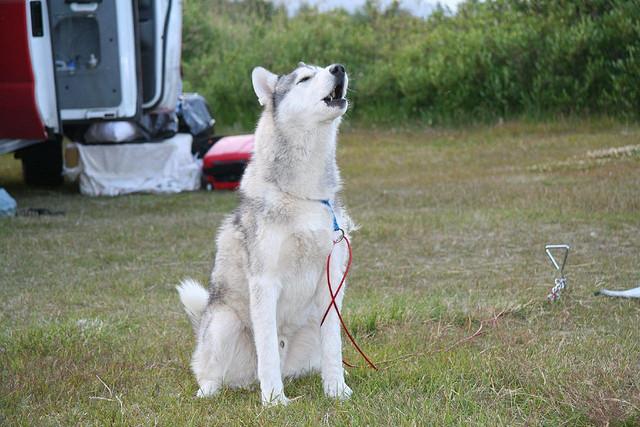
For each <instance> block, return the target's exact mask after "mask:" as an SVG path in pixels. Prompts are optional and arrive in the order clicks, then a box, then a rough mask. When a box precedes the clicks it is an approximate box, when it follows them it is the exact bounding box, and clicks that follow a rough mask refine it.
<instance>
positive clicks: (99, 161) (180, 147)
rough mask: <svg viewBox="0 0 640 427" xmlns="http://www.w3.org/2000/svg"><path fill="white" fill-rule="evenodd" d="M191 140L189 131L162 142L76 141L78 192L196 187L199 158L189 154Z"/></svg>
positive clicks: (107, 193) (117, 192)
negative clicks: (78, 142)
mask: <svg viewBox="0 0 640 427" xmlns="http://www.w3.org/2000/svg"><path fill="white" fill-rule="evenodd" d="M191 142H192V137H191V135H189V134H186V133H178V134H176V135H175V136H174V137H172V138H169V139H165V140H163V141H161V142H149V143H129V144H127V143H124V144H115V145H111V144H110V145H82V144H78V145H77V147H78V152H79V155H80V164H79V166H80V170H81V172H80V192H81V193H82V194H84V195H87V196H117V195H120V194H129V193H178V192H181V191H191V190H197V189H199V188H200V176H201V169H202V162H201V161H200V160H197V159H196V158H195V157H194V156H193V155H192V154H191Z"/></svg>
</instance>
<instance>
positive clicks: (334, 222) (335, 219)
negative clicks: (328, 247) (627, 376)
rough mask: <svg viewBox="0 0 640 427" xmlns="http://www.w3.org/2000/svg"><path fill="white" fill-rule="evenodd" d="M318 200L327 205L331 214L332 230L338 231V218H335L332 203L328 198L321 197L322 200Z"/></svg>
mask: <svg viewBox="0 0 640 427" xmlns="http://www.w3.org/2000/svg"><path fill="white" fill-rule="evenodd" d="M319 202H320V203H322V204H323V205H327V207H328V208H329V210H330V211H331V215H332V216H333V231H340V230H341V228H340V226H339V225H338V219H337V218H336V213H335V211H334V210H333V205H332V204H331V201H329V199H323V200H319Z"/></svg>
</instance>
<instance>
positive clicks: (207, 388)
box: [196, 381, 220, 397]
mask: <svg viewBox="0 0 640 427" xmlns="http://www.w3.org/2000/svg"><path fill="white" fill-rule="evenodd" d="M219 389H220V386H219V384H218V383H217V382H216V381H202V384H200V388H199V389H198V392H197V393H196V397H209V396H213V395H214V394H216V393H217V392H218V390H219Z"/></svg>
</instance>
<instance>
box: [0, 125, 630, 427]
mask: <svg viewBox="0 0 640 427" xmlns="http://www.w3.org/2000/svg"><path fill="white" fill-rule="evenodd" d="M630 145H631V146H635V148H634V147H631V148H627V149H625V150H620V151H617V152H616V151H612V150H609V151H598V150H607V149H610V148H613V147H623V146H630ZM339 163H340V165H341V167H342V171H343V177H344V180H345V191H344V196H345V199H346V201H347V204H348V206H349V207H350V210H351V213H352V216H353V217H354V219H355V220H356V221H358V222H359V224H360V225H361V230H360V231H359V232H358V233H357V234H356V235H355V236H354V238H353V244H354V256H355V261H354V268H353V273H352V276H351V280H350V284H349V289H348V293H347V298H346V304H345V308H344V314H345V318H346V321H347V322H348V324H349V325H350V327H351V328H352V330H353V331H354V332H355V333H356V335H357V338H358V340H359V343H360V344H361V345H362V346H363V347H364V349H365V350H366V351H367V352H368V354H369V355H370V356H372V358H373V359H374V360H375V361H376V362H377V363H378V364H379V365H380V367H381V370H380V371H379V372H374V371H372V370H369V369H366V368H363V367H360V368H354V369H348V376H347V381H348V383H349V385H350V386H351V388H352V389H353V390H354V397H353V398H352V400H350V401H349V402H345V403H336V402H333V401H331V400H328V399H326V398H325V397H323V394H322V387H321V384H320V378H319V377H318V376H313V377H309V378H304V379H300V380H295V381H292V382H288V383H286V384H285V388H286V391H287V394H288V395H289V397H295V396H300V399H298V400H297V401H295V402H294V403H293V404H291V405H290V406H288V407H286V408H271V409H263V408H262V407H261V405H260V401H259V393H258V392H257V391H255V390H254V391H233V390H225V391H224V392H223V393H222V394H221V395H219V396H218V397H216V398H212V399H204V400H199V399H196V398H195V397H194V395H195V392H196V389H197V386H196V383H195V381H194V378H193V376H192V375H191V373H190V371H189V359H190V355H191V351H192V350H193V344H194V339H193V336H192V332H191V328H190V326H189V324H188V321H187V318H186V316H185V315H184V313H183V312H182V310H181V307H180V306H179V303H178V298H177V295H176V292H175V290H174V286H175V285H176V283H177V282H178V281H179V280H180V279H181V278H183V277H185V276H187V275H190V276H194V277H195V278H197V279H200V280H202V281H205V280H206V278H207V277H208V274H209V270H210V267H211V263H212V259H213V255H214V251H215V242H214V233H215V230H216V228H217V226H218V224H219V223H220V221H221V220H222V218H223V217H224V215H225V214H227V213H228V212H229V211H230V210H231V209H232V208H233V207H234V206H235V204H236V202H237V199H236V195H235V194H233V193H220V194H218V193H215V192H214V193H207V192H196V193H190V194H179V195H173V196H153V195H135V196H127V197H119V198H87V197H83V196H80V195H79V194H77V192H76V189H75V188H74V187H73V186H71V185H68V186H66V187H64V188H63V189H62V190H59V191H58V190H56V191H50V190H33V189H28V188H26V187H24V186H23V185H22V184H21V180H20V176H19V174H20V169H19V166H20V165H19V163H18V162H17V161H16V160H13V158H12V157H10V156H2V157H0V186H4V187H5V188H6V189H7V190H8V191H9V192H10V193H12V194H13V195H14V197H15V198H16V199H17V200H18V203H19V205H20V207H21V208H27V207H34V208H35V207H40V208H49V209H51V210H62V211H64V212H65V214H64V215H61V216H44V217H35V216H20V217H17V218H13V219H1V220H0V301H1V307H2V309H1V311H0V424H2V425H111V424H115V425H156V424H157V425H165V426H174V425H351V424H355V425H393V426H395V425H490V426H494V425H571V426H576V425H607V424H609V425H628V426H631V425H638V424H640V328H639V325H640V302H638V301H627V300H615V299H606V298H604V297H596V296H594V295H593V292H594V291H595V290H597V289H599V288H601V287H609V288H629V287H633V286H638V285H639V283H640V127H639V126H637V125H622V124H617V123H613V122H608V121H597V122H595V123H589V122H564V123H557V124H553V125H543V124H526V123H507V124H504V125H502V126H496V127H481V128H473V129H466V130H424V131H393V130H386V131H363V130H349V131H346V132H344V133H343V135H342V136H341V140H340V149H339ZM552 242H553V243H559V242H562V243H564V242H566V243H569V244H571V245H572V248H573V250H572V252H571V254H570V255H569V261H568V267H567V277H568V281H569V285H568V289H567V291H566V292H565V293H564V294H563V295H562V298H561V299H560V301H559V302H558V303H555V304H550V303H548V302H546V300H545V296H546V295H547V293H548V291H549V289H550V287H551V285H552V283H553V270H552V268H551V265H550V263H549V261H548V260H547V259H546V258H545V255H544V249H543V248H544V244H545V243H552ZM345 358H346V359H347V360H349V361H350V362H352V363H357V364H359V365H363V363H362V361H361V360H359V358H358V356H357V353H356V352H355V351H354V350H353V349H352V348H351V347H350V346H349V345H348V344H346V343H345Z"/></svg>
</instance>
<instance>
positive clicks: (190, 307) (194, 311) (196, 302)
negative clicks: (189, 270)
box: [176, 278, 209, 332]
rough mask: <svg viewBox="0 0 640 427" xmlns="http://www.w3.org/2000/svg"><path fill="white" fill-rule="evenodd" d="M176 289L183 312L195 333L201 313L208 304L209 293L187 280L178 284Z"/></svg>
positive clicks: (197, 284) (194, 282)
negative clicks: (185, 313)
mask: <svg viewBox="0 0 640 427" xmlns="http://www.w3.org/2000/svg"><path fill="white" fill-rule="evenodd" d="M176 289H177V290H178V294H179V295H180V301H181V302H182V305H183V306H184V311H186V312H187V316H189V320H191V324H192V325H193V330H194V331H196V332H197V331H198V325H199V324H200V318H201V317H202V313H204V310H205V309H206V308H207V304H208V303H209V292H207V290H206V289H205V288H203V287H202V285H201V284H200V283H198V282H196V281H195V280H193V279H189V278H187V279H184V280H183V281H182V282H180V285H179V286H176Z"/></svg>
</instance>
